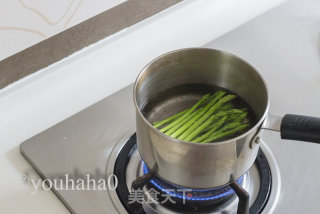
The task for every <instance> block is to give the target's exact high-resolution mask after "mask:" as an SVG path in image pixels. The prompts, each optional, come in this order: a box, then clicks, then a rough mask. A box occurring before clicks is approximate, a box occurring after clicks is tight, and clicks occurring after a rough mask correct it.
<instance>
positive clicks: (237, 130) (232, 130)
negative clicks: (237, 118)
mask: <svg viewBox="0 0 320 214" xmlns="http://www.w3.org/2000/svg"><path fill="white" fill-rule="evenodd" d="M248 126H249V124H248V123H245V124H241V125H239V126H237V127H235V128H233V129H230V130H229V131H226V132H220V133H217V134H215V135H212V136H211V137H209V138H207V139H206V140H204V141H202V142H201V143H210V142H213V141H215V140H217V139H220V138H222V137H226V136H228V135H233V134H235V133H237V132H240V131H242V130H243V129H245V128H247V127H248Z"/></svg>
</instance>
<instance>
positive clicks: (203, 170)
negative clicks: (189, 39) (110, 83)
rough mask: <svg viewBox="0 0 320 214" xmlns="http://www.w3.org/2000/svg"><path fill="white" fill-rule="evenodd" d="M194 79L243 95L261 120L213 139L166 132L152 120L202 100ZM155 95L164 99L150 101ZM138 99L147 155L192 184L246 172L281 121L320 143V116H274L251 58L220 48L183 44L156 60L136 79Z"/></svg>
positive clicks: (294, 133)
mask: <svg viewBox="0 0 320 214" xmlns="http://www.w3.org/2000/svg"><path fill="white" fill-rule="evenodd" d="M190 84H191V85H194V84H197V85H213V86H219V87H222V88H225V89H228V90H230V91H232V92H234V93H236V94H238V95H239V96H240V97H241V98H242V99H244V100H245V101H246V102H247V103H248V104H249V106H250V107H251V109H252V110H253V111H254V112H255V114H256V115H257V117H258V120H257V122H256V124H255V125H254V126H253V127H252V128H251V129H250V130H248V131H247V132H246V133H244V134H242V135H240V136H237V137H235V138H233V139H230V140H225V141H221V142H215V143H208V144H195V143H189V142H185V141H180V140H177V139H174V138H171V137H169V136H167V135H165V134H163V133H161V132H160V131H159V130H158V129H156V128H154V127H153V126H152V124H151V123H150V122H149V121H155V120H159V119H163V118H165V117H166V116H169V115H172V114H174V113H177V112H179V111H180V110H182V109H183V108H186V107H187V106H190V105H192V104H193V103H194V102H195V100H196V99H199V97H200V93H199V91H197V88H196V87H189V86H190ZM179 86H180V89H179V90H177V91H173V90H171V91H170V89H172V88H175V87H178V88H179ZM168 91H169V92H168ZM156 95H157V96H156ZM158 95H159V96H158ZM155 96H156V97H160V98H159V99H158V100H156V102H154V103H152V104H151V105H147V104H149V103H148V102H150V101H151V100H154V99H155ZM152 102H153V101H152ZM134 103H135V108H136V123H137V142H138V149H139V152H140V155H141V157H142V159H143V160H144V162H145V163H146V164H147V166H148V167H149V168H150V169H151V170H152V171H153V172H154V173H156V175H157V176H159V177H160V178H161V179H163V180H166V181H167V182H170V183H173V184H176V185H179V186H184V187H188V188H199V189H202V188H212V187H217V186H222V185H226V184H229V183H231V182H233V179H230V178H239V177H240V176H242V175H243V174H244V173H245V172H246V171H247V170H248V169H249V168H250V167H251V165H252V164H253V162H254V160H255V159H256V156H257V152H258V149H259V139H260V137H261V136H260V130H261V129H262V128H266V129H271V130H277V131H280V126H281V136H282V138H286V139H296V140H305V141H312V142H318V143H319V142H320V134H319V133H320V120H319V119H317V118H311V117H304V116H297V115H286V116H285V117H284V118H282V117H271V116H268V109H269V97H268V90H267V86H266V83H265V81H264V80H263V78H262V76H261V75H260V74H259V73H258V72H257V71H256V69H255V68H253V67H252V66H251V65H250V64H249V63H247V62H246V61H244V60H242V59H240V58H239V57H237V56H235V55H232V54H230V53H226V52H223V51H220V50H213V49H204V48H191V49H183V50H177V51H173V52H170V53H167V54H164V55H162V56H160V57H158V58H157V59H155V60H153V61H152V62H151V63H149V64H148V65H147V66H146V67H145V68H144V69H143V70H142V71H141V73H140V74H139V76H138V78H137V80H136V82H135V86H134ZM146 105H147V106H149V107H148V108H147V109H146Z"/></svg>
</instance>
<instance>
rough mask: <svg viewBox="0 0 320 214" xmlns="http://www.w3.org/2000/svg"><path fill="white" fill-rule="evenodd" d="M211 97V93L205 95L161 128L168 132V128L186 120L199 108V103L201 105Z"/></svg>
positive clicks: (162, 130)
mask: <svg viewBox="0 0 320 214" xmlns="http://www.w3.org/2000/svg"><path fill="white" fill-rule="evenodd" d="M209 97H210V94H206V95H204V96H203V97H202V98H201V99H200V100H199V101H198V102H197V103H196V104H195V105H194V106H192V108H190V109H189V110H188V111H187V112H186V113H185V114H184V115H182V116H181V117H179V118H178V119H177V120H175V121H173V122H172V123H170V124H169V125H167V126H166V127H164V128H162V129H160V131H161V132H166V131H167V130H169V129H171V128H172V127H174V126H175V125H177V124H178V123H180V122H181V121H182V120H184V119H185V118H186V117H188V116H189V115H190V114H191V113H192V112H193V111H194V110H195V109H196V108H198V106H199V105H201V104H202V103H203V102H205V101H206V100H207V99H208V98H209Z"/></svg>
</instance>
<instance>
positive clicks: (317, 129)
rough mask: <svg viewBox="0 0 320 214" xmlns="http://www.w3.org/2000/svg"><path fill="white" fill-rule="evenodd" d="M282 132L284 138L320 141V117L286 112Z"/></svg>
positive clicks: (281, 127)
mask: <svg viewBox="0 0 320 214" xmlns="http://www.w3.org/2000/svg"><path fill="white" fill-rule="evenodd" d="M280 132H281V138H282V139H290V140H301V141H307V142H313V143H320V118H317V117H309V116H302V115H295V114H286V115H285V116H284V117H283V119H282V122H281V126H280Z"/></svg>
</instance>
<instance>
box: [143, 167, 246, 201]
mask: <svg viewBox="0 0 320 214" xmlns="http://www.w3.org/2000/svg"><path fill="white" fill-rule="evenodd" d="M148 172H149V169H148V167H147V165H146V164H145V163H143V173H144V174H147V173H148ZM242 182H243V176H242V177H240V178H239V179H238V180H237V183H238V184H240V185H241V184H242ZM150 183H151V184H153V185H154V186H155V187H156V188H157V189H158V190H160V191H162V192H165V193H167V194H169V195H171V196H173V197H176V198H179V199H182V200H186V201H212V200H217V199H222V198H225V197H228V196H230V195H233V194H234V191H233V190H232V189H231V188H230V186H225V187H218V188H212V189H206V190H200V189H188V188H183V187H179V186H176V185H173V184H170V183H167V182H165V181H163V180H160V179H159V178H154V179H152V180H150Z"/></svg>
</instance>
